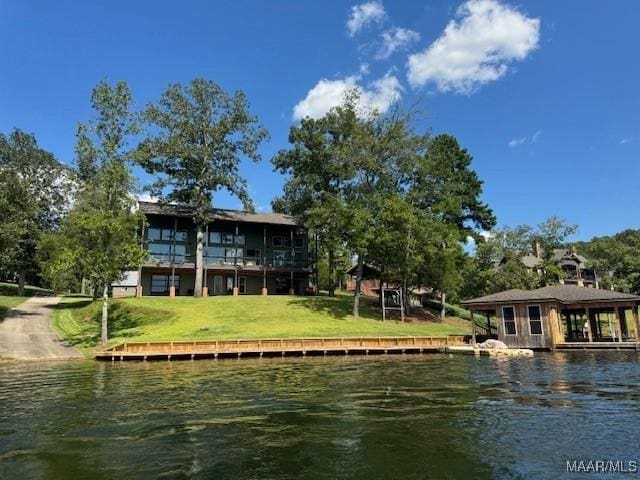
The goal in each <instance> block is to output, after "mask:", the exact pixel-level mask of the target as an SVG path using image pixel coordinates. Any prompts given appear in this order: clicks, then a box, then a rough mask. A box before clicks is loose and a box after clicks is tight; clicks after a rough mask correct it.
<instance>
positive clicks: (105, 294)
mask: <svg viewBox="0 0 640 480" xmlns="http://www.w3.org/2000/svg"><path fill="white" fill-rule="evenodd" d="M108 318H109V284H108V283H105V285H104V290H103V291H102V326H101V327H102V328H101V331H100V342H101V343H102V344H103V345H104V344H106V343H107V340H108V334H107V321H108Z"/></svg>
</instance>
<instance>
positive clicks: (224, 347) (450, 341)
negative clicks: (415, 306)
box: [95, 335, 465, 361]
mask: <svg viewBox="0 0 640 480" xmlns="http://www.w3.org/2000/svg"><path fill="white" fill-rule="evenodd" d="M464 340H465V337H464V336H463V335H451V336H446V337H357V338H353V337H341V338H334V337H327V338H297V339H296V338H293V339H263V340H210V341H176V342H135V343H131V342H127V343H123V344H120V345H117V346H115V347H113V348H111V349H108V350H105V351H102V352H98V353H97V354H96V355H95V358H96V359H100V360H114V361H115V360H128V359H132V360H134V359H135V360H147V359H163V358H164V359H168V360H171V359H172V358H175V359H183V358H191V359H195V358H210V357H213V358H218V357H229V356H233V357H242V356H253V357H255V356H259V357H262V356H274V355H281V356H286V355H303V356H304V355H349V354H376V353H378V354H379V353H422V352H437V351H439V349H440V348H442V347H446V346H453V345H464V344H465V341H464Z"/></svg>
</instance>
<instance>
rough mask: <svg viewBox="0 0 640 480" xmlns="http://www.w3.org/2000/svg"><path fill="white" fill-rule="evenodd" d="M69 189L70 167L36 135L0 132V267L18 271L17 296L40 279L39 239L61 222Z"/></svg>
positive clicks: (8, 273)
mask: <svg viewBox="0 0 640 480" xmlns="http://www.w3.org/2000/svg"><path fill="white" fill-rule="evenodd" d="M70 189H71V182H70V176H69V174H68V169H67V168H66V167H65V166H64V165H62V164H61V163H60V162H58V161H57V160H56V159H55V158H54V156H53V155H52V154H51V153H49V152H47V151H45V150H43V149H41V148H40V147H39V146H38V144H37V142H36V139H35V137H34V136H33V135H32V134H28V133H25V132H23V131H21V130H18V129H15V130H14V131H13V132H12V133H11V134H10V135H8V136H5V135H4V134H0V270H2V271H3V272H4V274H5V275H7V276H12V275H14V274H17V277H18V295H24V285H25V282H26V281H27V280H29V281H30V282H32V283H33V282H36V281H37V278H38V276H39V270H38V263H37V261H36V251H37V244H38V240H39V239H40V237H41V235H42V234H43V233H45V232H47V231H51V230H53V229H54V228H56V226H57V225H58V223H59V221H60V218H61V217H62V215H63V214H64V212H65V211H66V209H67V206H68V203H69V201H68V200H69V199H68V196H69V192H70Z"/></svg>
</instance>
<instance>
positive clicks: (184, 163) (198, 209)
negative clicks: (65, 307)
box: [136, 78, 268, 296]
mask: <svg viewBox="0 0 640 480" xmlns="http://www.w3.org/2000/svg"><path fill="white" fill-rule="evenodd" d="M142 118H143V120H144V121H145V122H146V124H147V125H148V126H149V130H148V131H149V133H148V134H147V136H146V138H144V140H143V141H142V142H141V143H140V145H139V147H138V149H137V151H136V159H137V161H138V162H139V164H140V165H141V166H142V167H143V168H144V169H145V170H146V171H147V172H148V173H150V174H152V175H157V176H158V180H157V181H155V182H154V183H153V184H151V185H150V186H149V187H148V189H149V190H150V192H152V194H154V195H155V196H157V197H159V198H160V199H162V200H163V201H167V202H175V203H178V204H181V205H186V206H188V207H190V208H191V209H192V211H193V221H194V223H195V225H196V229H197V237H196V278H195V288H194V295H195V296H201V295H202V287H203V264H204V258H203V243H204V241H203V239H204V230H205V226H206V225H207V224H208V223H209V222H210V221H211V217H210V216H211V208H212V206H213V196H214V193H215V192H217V191H219V190H226V191H227V192H229V193H231V194H232V195H235V196H236V197H238V198H239V199H240V201H241V202H242V204H243V206H244V208H245V209H247V210H252V209H253V204H252V201H251V198H250V196H249V192H248V189H247V182H246V180H245V179H244V178H242V177H241V176H240V173H239V167H240V161H241V156H242V155H244V156H246V157H247V158H249V159H251V160H253V161H259V160H260V154H259V153H258V146H259V145H260V143H261V142H262V141H263V140H265V139H266V138H267V137H268V132H267V130H266V129H265V128H264V127H263V126H262V125H261V124H260V122H259V121H258V118H257V117H256V116H255V115H253V114H252V113H251V112H250V110H249V102H248V101H247V97H246V96H245V94H244V93H242V92H240V91H237V92H235V93H234V94H233V95H229V94H227V93H226V92H225V91H224V90H223V89H222V88H221V87H220V86H219V85H217V84H215V83H214V82H212V81H210V80H205V79H201V78H197V79H194V80H192V81H191V82H190V84H189V85H188V86H186V87H185V86H182V85H179V84H175V85H171V86H170V87H169V88H168V89H167V90H166V91H165V92H164V93H163V94H162V97H161V98H160V100H159V101H158V102H155V103H151V104H149V106H148V107H147V108H146V110H145V111H144V112H143V114H142Z"/></svg>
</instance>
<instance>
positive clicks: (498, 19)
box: [408, 0, 540, 94]
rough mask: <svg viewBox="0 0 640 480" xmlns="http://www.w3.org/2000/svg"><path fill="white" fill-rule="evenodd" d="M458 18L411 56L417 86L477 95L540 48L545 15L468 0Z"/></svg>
mask: <svg viewBox="0 0 640 480" xmlns="http://www.w3.org/2000/svg"><path fill="white" fill-rule="evenodd" d="M456 17H457V18H456V19H454V20H451V21H450V22H449V24H448V25H447V26H446V28H445V30H444V32H443V33H442V35H440V37H439V38H438V39H436V40H435V41H434V42H433V43H432V44H431V45H430V46H429V47H427V48H426V49H425V50H423V51H422V52H419V53H416V54H413V55H410V56H409V61H408V79H409V83H410V84H411V86H413V87H414V88H415V87H421V86H424V85H426V84H428V83H434V84H435V85H436V87H437V89H438V90H439V91H441V92H449V91H452V92H455V93H460V94H469V93H472V92H473V91H474V90H475V89H477V88H478V87H479V86H481V85H483V84H485V83H487V82H491V81H493V80H497V79H499V78H500V77H502V76H503V75H504V74H505V73H506V72H507V70H508V68H509V64H510V63H511V62H513V61H515V60H524V59H525V58H526V57H527V55H528V54H529V53H530V52H531V51H533V50H534V49H535V48H536V47H537V46H538V40H539V37H540V19H539V18H529V17H527V16H525V15H524V14H522V13H520V12H519V11H518V10H516V9H515V8H514V7H512V6H510V5H508V4H502V3H500V2H499V1H497V0H468V1H467V2H465V3H463V4H462V5H461V6H460V7H459V8H458V11H457V13H456Z"/></svg>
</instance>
